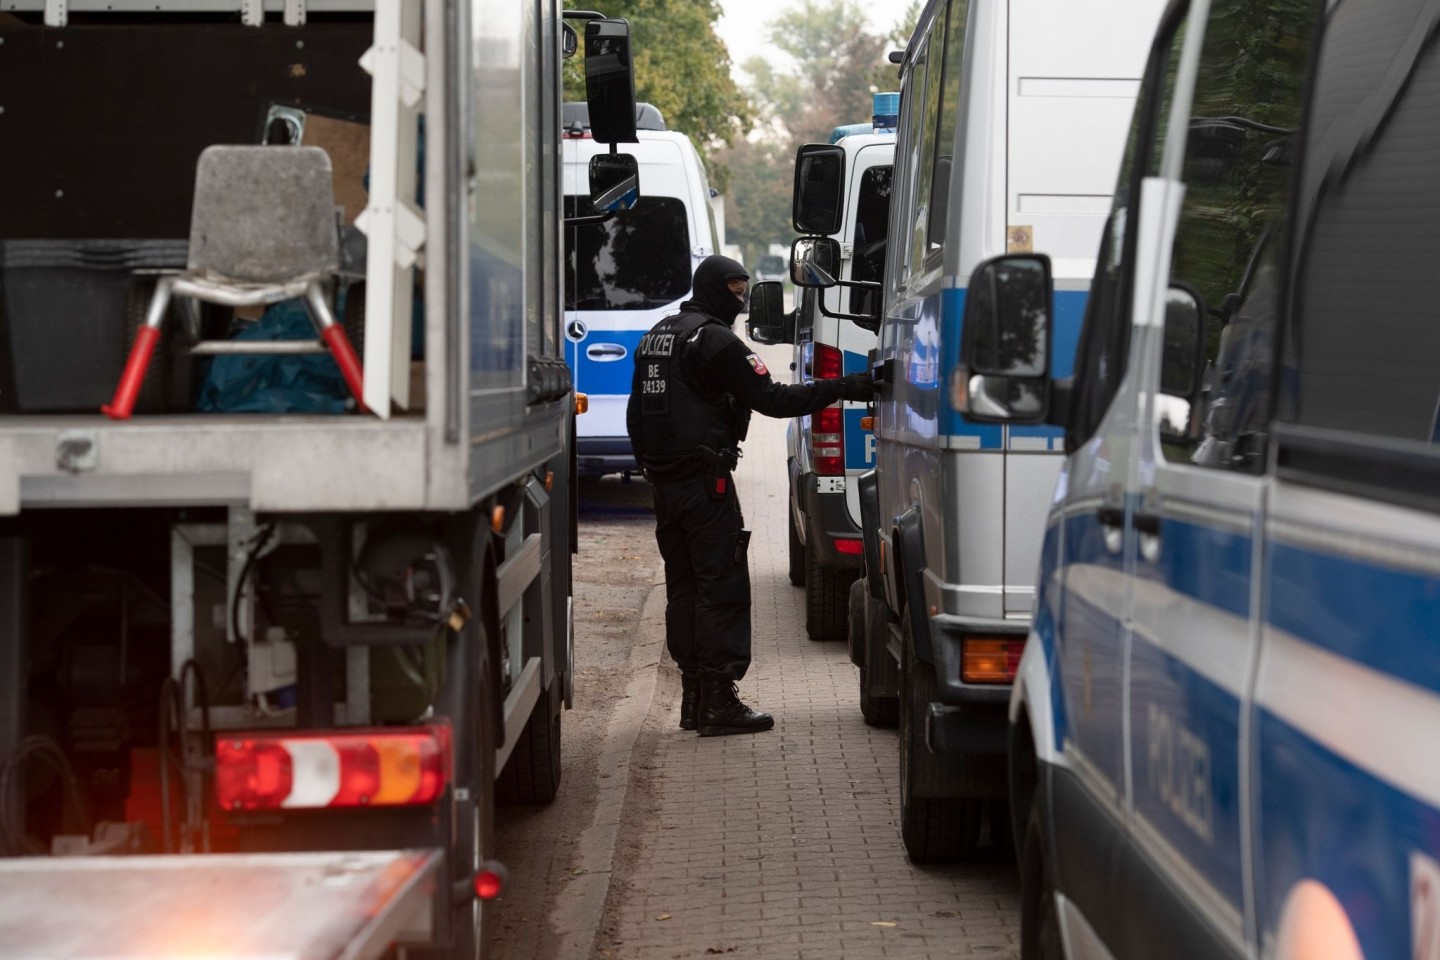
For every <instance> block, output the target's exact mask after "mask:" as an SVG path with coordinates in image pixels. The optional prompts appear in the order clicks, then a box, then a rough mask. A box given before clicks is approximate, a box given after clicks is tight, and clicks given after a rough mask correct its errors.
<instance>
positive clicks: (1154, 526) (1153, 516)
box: [1135, 511, 1160, 537]
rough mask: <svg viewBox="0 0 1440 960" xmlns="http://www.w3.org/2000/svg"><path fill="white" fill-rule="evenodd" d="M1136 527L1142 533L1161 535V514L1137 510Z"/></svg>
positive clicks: (1154, 535)
mask: <svg viewBox="0 0 1440 960" xmlns="http://www.w3.org/2000/svg"><path fill="white" fill-rule="evenodd" d="M1135 529H1136V530H1138V531H1139V532H1140V533H1144V534H1148V535H1150V536H1152V537H1158V536H1160V514H1158V513H1144V512H1139V511H1137V512H1136V514H1135Z"/></svg>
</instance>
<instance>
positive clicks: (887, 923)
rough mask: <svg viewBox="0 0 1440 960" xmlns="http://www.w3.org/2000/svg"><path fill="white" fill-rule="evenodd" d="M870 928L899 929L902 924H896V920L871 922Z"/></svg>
mask: <svg viewBox="0 0 1440 960" xmlns="http://www.w3.org/2000/svg"><path fill="white" fill-rule="evenodd" d="M870 926H872V927H898V926H900V924H899V923H897V922H895V921H894V920H871V921H870Z"/></svg>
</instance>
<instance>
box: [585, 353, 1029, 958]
mask: <svg viewBox="0 0 1440 960" xmlns="http://www.w3.org/2000/svg"><path fill="white" fill-rule="evenodd" d="M762 349H763V348H762ZM762 355H763V356H764V358H765V361H766V363H767V364H768V365H769V366H770V368H771V369H772V370H775V371H776V373H777V376H782V377H783V376H784V374H783V373H782V371H784V370H786V368H787V367H788V366H789V356H788V350H787V351H783V352H782V350H780V349H777V348H769V349H768V350H764V351H763V353H762ZM785 482H786V481H785V424H784V422H782V421H776V420H769V419H767V418H764V417H758V416H757V417H756V418H755V421H754V423H753V425H752V427H751V432H750V438H749V441H748V442H747V443H746V444H745V459H744V461H743V462H742V464H741V468H740V470H739V473H738V475H737V484H738V486H739V489H740V497H741V502H742V504H743V505H744V507H745V512H746V520H747V526H749V528H750V529H751V530H753V531H754V536H753V539H752V540H751V547H750V550H751V553H750V564H751V567H750V571H751V573H750V575H751V581H752V584H753V588H754V661H753V664H752V666H751V668H750V673H749V674H748V675H747V677H746V678H745V681H744V682H743V683H742V684H741V685H740V692H741V697H742V698H743V699H745V700H746V702H748V703H750V704H751V705H752V706H756V707H758V708H759V709H763V710H767V711H770V712H772V713H774V714H775V719H776V725H775V729H774V730H773V731H770V732H768V733H762V734H759V735H754V736H732V737H715V738H704V739H702V738H699V737H697V736H695V734H694V733H686V732H682V731H681V730H679V729H678V727H677V724H678V720H679V676H678V673H676V671H675V668H674V665H673V663H671V662H670V661H669V659H668V657H666V658H664V659H663V660H662V663H661V665H660V667H659V669H660V671H661V674H660V681H659V684H658V685H657V688H656V693H655V696H654V699H653V700H652V703H651V708H650V712H649V716H648V718H647V720H646V722H645V725H644V727H643V729H642V730H641V733H640V737H639V741H638V743H637V747H636V751H635V755H634V758H633V760H632V766H631V771H632V773H631V787H630V790H629V793H628V795H627V799H626V812H625V815H624V817H623V819H622V823H621V827H620V829H621V834H620V840H619V844H618V849H617V855H616V859H615V864H614V873H613V876H612V879H611V884H610V892H609V898H608V901H607V904H606V910H605V915H604V918H603V920H602V923H601V926H600V930H599V934H598V936H597V939H596V943H595V947H594V950H593V954H592V960H593V958H599V960H650V958H654V960H678V958H686V957H703V956H717V955H722V956H735V957H747V958H776V960H779V958H812V957H813V958H826V960H834V958H843V957H855V958H860V957H867V958H868V957H905V958H917V960H918V958H929V957H957V956H961V957H963V956H985V957H1014V956H1017V955H1018V947H1017V943H1018V921H1019V917H1018V912H1019V907H1018V899H1017V894H1018V882H1017V879H1016V872H1015V865H1014V863H1013V862H1011V861H1008V860H1004V859H1000V858H998V857H992V858H990V859H988V860H982V861H980V862H977V863H971V864H967V865H961V866H952V867H943V868H928V867H927V868H919V867H914V866H911V865H910V863H909V861H908V860H907V859H906V857H905V852H904V848H903V846H902V845H901V841H900V830H899V825H898V814H899V806H900V800H899V791H898V786H897V777H898V758H897V750H896V742H895V733H894V731H893V730H876V729H872V728H870V727H867V726H866V725H865V723H864V721H863V720H862V719H861V716H860V709H859V703H858V690H857V675H856V670H855V668H854V666H852V665H851V663H850V661H849V658H848V656H847V655H846V651H845V649H844V647H843V645H838V644H828V643H827V644H822V643H815V642H813V641H811V640H810V639H809V637H808V636H807V635H806V633H805V626H804V592H803V590H801V589H800V588H797V587H793V586H791V585H790V583H789V581H788V580H787V579H786V569H787V568H786V559H787V557H786V554H787V547H788V543H787V539H786V537H787V534H786V526H785V523H786V517H785V509H786V492H785ZM646 549H648V550H651V551H654V550H655V547H654V542H653V538H652V540H651V541H650V543H649V544H647V545H646ZM655 563H656V564H657V566H658V555H657V556H656V557H655ZM661 589H663V588H661ZM659 628H660V627H659V623H658V618H656V619H655V620H651V621H648V622H647V624H646V625H645V626H644V629H646V630H656V629H659Z"/></svg>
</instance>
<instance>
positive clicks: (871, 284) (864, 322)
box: [820, 280, 880, 333]
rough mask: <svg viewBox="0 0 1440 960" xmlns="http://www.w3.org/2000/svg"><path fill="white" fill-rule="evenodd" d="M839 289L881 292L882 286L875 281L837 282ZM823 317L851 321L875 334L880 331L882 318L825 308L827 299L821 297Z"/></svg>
mask: <svg viewBox="0 0 1440 960" xmlns="http://www.w3.org/2000/svg"><path fill="white" fill-rule="evenodd" d="M835 286H837V287H853V288H855V289H857V290H879V289H880V284H878V283H876V282H875V281H874V280H836V281H835ZM820 314H821V316H826V317H833V318H834V319H836V320H849V321H850V322H852V323H854V324H856V325H858V326H860V327H861V328H862V329H865V330H869V331H870V332H871V333H874V332H876V331H878V330H879V329H880V317H879V315H878V314H868V313H845V312H844V311H841V310H831V309H830V308H829V307H827V306H825V298H824V297H820Z"/></svg>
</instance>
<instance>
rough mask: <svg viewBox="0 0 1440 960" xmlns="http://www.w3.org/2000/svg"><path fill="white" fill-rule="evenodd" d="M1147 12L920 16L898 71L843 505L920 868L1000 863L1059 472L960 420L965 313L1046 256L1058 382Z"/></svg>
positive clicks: (825, 182) (818, 228) (871, 675)
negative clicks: (871, 336)
mask: <svg viewBox="0 0 1440 960" xmlns="http://www.w3.org/2000/svg"><path fill="white" fill-rule="evenodd" d="M1159 12H1160V2H1159V0H1097V2H1091V3H1086V4H1076V3H1071V2H1064V0H930V2H929V3H928V4H927V5H926V7H925V9H924V11H923V12H922V13H921V16H920V20H919V22H918V26H917V28H916V31H915V34H914V36H913V37H912V38H911V41H910V44H909V46H908V48H907V49H906V51H905V54H904V58H903V62H902V64H901V91H902V92H901V99H902V106H901V116H900V126H899V138H898V142H897V144H896V147H895V177H894V180H895V185H894V190H893V193H892V200H891V206H890V232H889V237H890V242H889V245H888V251H887V260H886V264H885V277H884V283H883V287H882V289H881V291H880V295H881V299H882V301H883V302H882V312H881V318H882V327H881V331H880V342H879V348H878V351H877V355H876V361H875V364H874V369H875V371H876V374H877V378H878V379H880V380H882V381H883V385H882V388H881V390H880V394H879V397H878V399H877V402H876V404H875V409H876V413H875V417H876V419H875V438H876V451H877V455H876V468H875V470H874V471H872V472H870V473H868V474H866V475H864V476H863V477H862V478H861V480H860V484H859V488H860V489H859V493H860V510H861V517H862V533H863V536H864V543H863V556H864V560H865V566H866V570H867V574H868V575H867V577H866V579H865V581H864V584H865V586H864V587H862V588H860V589H857V590H856V591H855V593H856V598H855V599H856V604H855V607H856V609H855V610H854V612H853V613H852V624H853V625H854V627H855V630H856V634H857V636H856V639H855V641H853V643H854V646H855V647H856V652H855V655H856V656H857V660H858V662H860V663H861V674H860V682H861V699H862V708H863V709H865V710H866V711H867V716H868V715H870V714H871V713H874V714H876V715H878V714H879V712H880V710H881V709H883V707H882V704H883V703H885V702H887V701H888V702H889V703H891V704H895V703H896V701H897V698H898V720H899V724H900V797H901V833H902V836H903V838H904V841H905V846H906V850H907V852H908V853H909V855H910V858H911V859H912V860H915V861H926V860H944V859H955V858H960V857H965V856H969V855H970V854H971V853H972V852H973V851H974V850H975V849H976V847H977V844H978V842H979V839H980V837H981V834H982V832H983V827H984V821H985V820H986V819H987V818H988V819H989V821H990V836H991V839H992V841H994V842H996V843H997V845H1000V846H1002V847H1008V846H1009V843H1010V841H1009V840H1008V826H1009V817H1008V810H1007V806H1006V803H1005V797H1006V794H1007V783H1006V773H1005V771H1006V762H1005V745H1006V715H1005V704H1006V702H1007V701H1008V699H1009V692H1010V683H1011V680H1012V678H1013V676H1014V669H1015V666H1016V664H1017V663H1018V660H1019V654H1020V650H1021V648H1022V647H1023V644H1024V641H1025V637H1026V634H1027V632H1028V630H1029V623H1030V615H1031V610H1032V607H1033V604H1034V597H1035V588H1034V573H1035V566H1036V561H1037V559H1038V557H1039V553H1040V543H1041V536H1042V531H1043V517H1044V511H1045V504H1046V502H1047V501H1048V499H1049V494H1050V490H1051V489H1052V488H1053V486H1054V483H1055V477H1056V475H1057V474H1058V472H1059V469H1060V459H1061V450H1060V434H1059V431H1058V430H1056V429H1054V428H1052V427H1046V426H1043V425H1041V426H1029V425H1025V426H1015V427H1013V428H1011V427H1005V426H995V425H991V424H987V423H982V422H980V421H979V420H977V419H976V418H973V417H970V416H968V415H967V413H966V405H965V404H964V403H963V402H962V401H963V390H961V389H959V388H961V387H963V385H964V381H963V379H961V378H959V376H958V373H959V371H960V369H961V364H962V363H963V362H964V360H965V354H964V353H963V352H962V350H961V336H962V334H963V333H964V332H965V327H964V325H962V323H961V317H962V313H963V311H964V310H965V309H966V306H967V303H973V302H976V300H977V299H978V300H981V301H982V302H983V300H984V299H985V298H989V297H994V296H996V295H1003V294H1004V292H1005V291H1004V290H998V291H997V290H996V289H995V288H993V287H991V286H988V285H987V286H984V287H982V288H981V289H980V290H979V291H976V290H975V289H974V288H973V287H968V288H967V279H968V277H969V275H970V273H971V271H972V270H974V268H975V267H976V265H977V264H979V263H981V262H983V261H985V260H987V259H988V258H990V257H993V256H995V255H997V254H1002V253H1004V252H1006V251H1007V250H1029V249H1031V248H1032V246H1033V248H1034V249H1041V250H1048V251H1050V252H1051V253H1052V254H1053V255H1054V256H1055V257H1056V258H1057V259H1056V261H1055V263H1056V265H1057V270H1056V272H1057V274H1058V285H1059V286H1060V287H1061V289H1062V293H1061V294H1060V305H1059V311H1060V316H1059V318H1058V320H1057V324H1056V335H1055V343H1054V348H1053V350H1051V351H1050V354H1049V356H1048V357H1047V358H1044V359H1045V362H1046V369H1047V370H1050V371H1051V372H1052V373H1053V374H1054V375H1056V376H1065V375H1067V374H1068V373H1069V371H1070V363H1071V358H1072V356H1073V353H1074V344H1075V342H1076V339H1077V337H1078V333H1079V327H1080V318H1081V315H1082V313H1083V310H1084V305H1085V292H1084V291H1085V288H1086V287H1088V286H1089V280H1090V275H1091V273H1092V271H1093V268H1094V250H1095V244H1096V241H1097V240H1098V238H1099V235H1100V231H1101V227H1102V225H1103V223H1104V219H1105V217H1104V214H1105V211H1106V209H1107V208H1108V199H1107V197H1108V194H1109V192H1110V190H1111V186H1112V184H1113V183H1114V177H1115V171H1116V170H1117V169H1118V168H1119V165H1120V158H1121V153H1122V149H1123V147H1124V131H1125V128H1126V124H1127V121H1128V120H1129V116H1130V112H1131V109H1132V104H1133V98H1134V96H1135V93H1136V92H1137V90H1138V88H1139V77H1140V75H1141V68H1142V65H1143V60H1144V51H1145V47H1146V42H1147V41H1148V38H1149V37H1150V35H1151V33H1152V32H1153V30H1154V25H1155V23H1156V21H1157V20H1158V17H1159ZM843 160H844V157H843V151H841V150H840V149H839V148H838V147H835V146H826V145H819V144H815V145H807V146H806V147H805V148H803V149H802V151H801V154H800V157H799V159H798V161H797V171H796V178H797V198H796V208H797V209H796V212H797V223H796V226H797V227H800V228H802V230H805V231H806V232H809V233H812V234H813V233H818V234H827V233H831V232H833V231H832V230H831V229H826V228H827V227H828V226H829V222H830V218H831V217H832V216H833V215H834V213H835V212H836V204H835V202H834V199H833V197H834V196H838V195H839V187H838V186H837V182H836V181H837V179H838V180H843V177H840V178H837V177H836V176H834V174H835V173H838V172H839V168H840V167H841V164H842V163H843ZM837 248H838V244H836V243H835V242H834V241H833V239H831V238H829V237H824V236H820V237H802V238H801V239H800V240H798V241H797V242H796V247H795V251H794V256H793V260H794V263H793V267H794V269H795V274H794V277H795V280H796V282H797V283H799V284H817V283H818V284H824V285H828V284H829V283H830V279H829V278H831V277H833V276H834V275H835V267H836V265H837V264H838V258H839V252H840V251H839V250H838V249H837ZM1032 346H1037V345H1033V344H1032ZM897 662H898V665H899V670H898V679H897V678H896V664H897ZM887 684H888V685H887ZM876 701H880V703H877V702H876ZM891 709H897V708H896V707H892V708H891Z"/></svg>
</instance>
